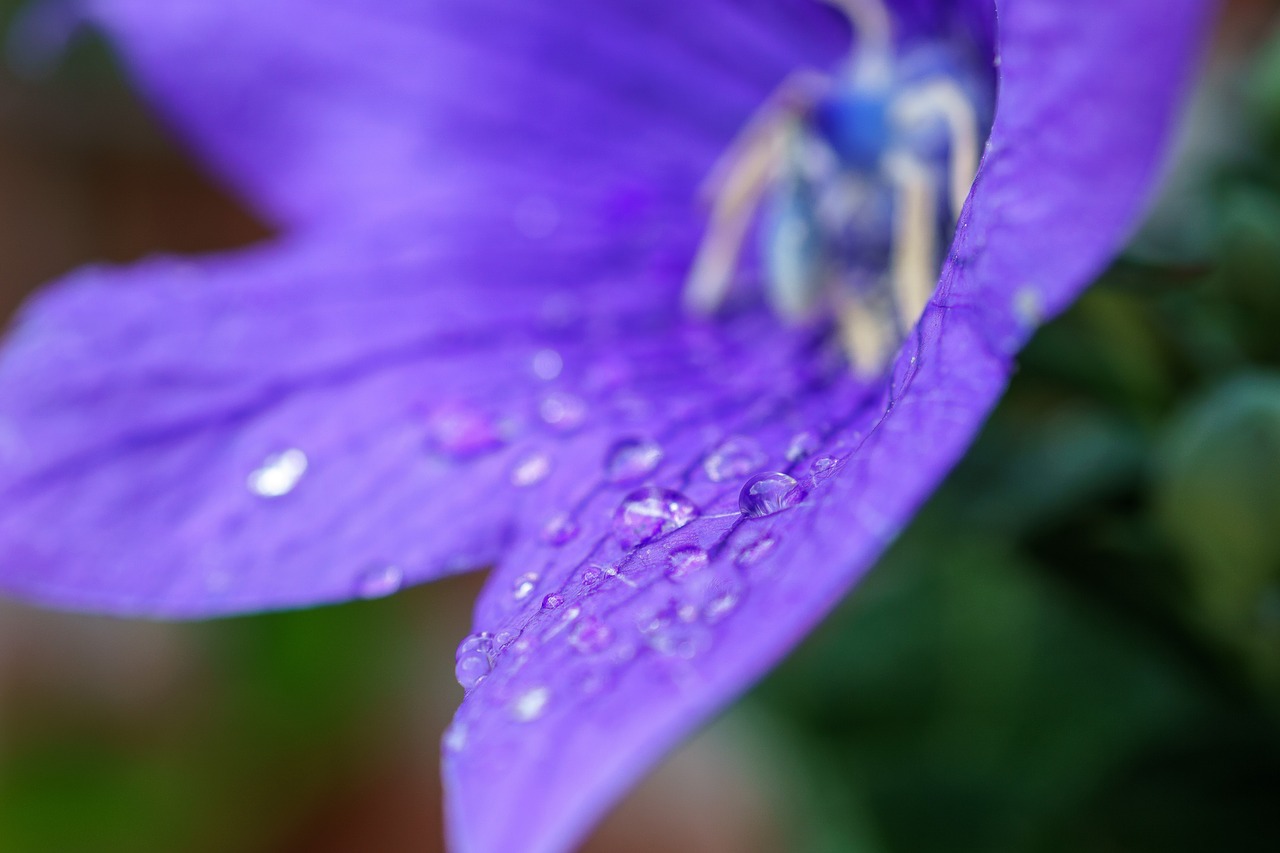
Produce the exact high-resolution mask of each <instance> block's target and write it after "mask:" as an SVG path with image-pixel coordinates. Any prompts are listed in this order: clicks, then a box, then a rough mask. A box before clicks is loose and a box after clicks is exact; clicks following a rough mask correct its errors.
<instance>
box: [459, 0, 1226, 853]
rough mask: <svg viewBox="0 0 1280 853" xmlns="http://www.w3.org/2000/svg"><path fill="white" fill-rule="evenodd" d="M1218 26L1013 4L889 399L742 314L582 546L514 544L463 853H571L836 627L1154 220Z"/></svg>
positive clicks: (1131, 9) (1188, 4)
mask: <svg viewBox="0 0 1280 853" xmlns="http://www.w3.org/2000/svg"><path fill="white" fill-rule="evenodd" d="M1204 12H1205V8H1204V4H1202V3H1200V2H1196V0H1179V2H1176V3H1171V4H1164V5H1162V6H1161V8H1160V9H1159V10H1153V9H1152V7H1151V6H1150V5H1149V4H1148V3H1146V2H1144V0H1120V2H1114V0H1113V2H1109V3H1107V4H1106V6H1105V8H1102V7H1101V4H1099V8H1098V9H1097V10H1096V13H1095V14H1087V13H1086V12H1085V11H1084V10H1082V9H1081V8H1080V5H1079V4H1061V3H1053V2H1035V1H1034V0H1010V2H1008V3H1007V4H1006V5H1002V6H1001V45H1002V60H1003V64H1002V71H1001V76H1002V79H1001V93H1000V103H999V107H998V114H997V119H996V125H995V128H994V131H993V135H992V140H991V145H990V148H989V151H988V154H987V157H986V160H985V162H984V165H983V168H982V175H981V177H980V178H979V180H978V182H977V185H976V187H975V190H974V192H973V194H972V195H971V197H970V204H969V208H968V210H967V211H966V213H965V215H964V219H963V221H962V224H961V227H960V234H959V237H958V239H957V242H956V246H955V248H954V250H953V255H952V257H951V259H950V260H949V262H948V265H947V268H946V270H945V271H944V275H943V281H942V284H941V286H940V289H939V293H938V294H937V296H936V297H935V300H934V301H933V302H932V303H931V304H930V306H929V308H928V309H927V311H926V314H925V316H924V318H923V319H922V321H921V323H920V326H919V328H918V331H917V333H916V336H915V338H914V340H913V341H912V343H911V345H910V346H908V347H906V348H904V352H903V353H902V354H901V355H900V357H899V359H898V362H897V364H896V365H895V368H894V371H893V373H892V375H891V376H890V377H889V378H888V379H887V380H886V381H885V383H884V385H883V386H882V387H880V388H879V389H878V390H877V389H865V388H859V387H857V386H856V385H855V384H854V383H853V382H852V380H850V379H839V378H837V379H832V378H831V377H830V376H829V375H827V374H825V373H824V372H823V371H821V370H814V369H812V368H813V367H814V361H813V356H812V355H810V356H808V357H806V356H805V355H803V354H802V352H801V351H799V350H796V349H794V347H789V346H788V344H787V341H786V340H785V339H783V338H780V337H779V336H777V335H761V336H757V337H754V338H750V337H741V338H739V337H738V336H737V335H736V334H735V333H734V329H736V328H737V327H738V325H737V324H739V323H745V322H747V321H746V320H744V319H742V318H739V319H737V320H734V321H732V322H729V323H727V324H726V328H725V329H724V330H723V332H722V339H724V340H727V341H730V342H735V341H736V342H737V343H736V344H735V343H729V344H726V346H728V347H729V348H730V350H729V351H728V352H726V353H722V354H721V356H719V359H720V360H719V361H718V367H717V369H718V370H719V371H721V372H724V371H734V372H737V373H738V374H739V375H740V376H741V377H742V378H741V385H742V390H743V391H744V392H746V393H742V394H740V396H738V397H735V398H733V399H721V400H719V401H716V402H713V403H708V404H707V406H708V408H707V409H706V410H704V411H702V412H700V413H698V412H694V413H691V414H690V415H689V416H688V417H687V419H686V421H685V422H684V423H683V424H682V428H681V429H680V430H678V431H671V432H669V433H664V434H661V435H654V436H650V437H651V438H653V439H654V440H656V441H658V443H659V444H660V446H661V448H662V451H663V453H662V456H661V458H660V460H659V461H658V464H657V465H656V467H655V468H654V469H653V470H652V471H651V472H649V473H648V474H647V475H645V476H643V477H639V478H637V479H636V481H635V482H631V483H625V484H624V483H617V484H609V483H608V482H607V479H608V478H607V477H606V478H605V479H606V483H605V484H604V485H601V484H600V483H599V482H598V481H593V482H591V483H590V484H588V483H583V484H579V487H578V488H577V489H576V490H575V491H571V492H568V493H565V494H563V495H561V496H558V497H559V503H558V504H552V505H551V506H549V507H548V509H547V511H548V512H555V511H557V509H563V510H564V511H565V513H566V516H565V523H566V524H569V525H571V526H572V527H573V528H574V529H576V531H577V535H576V537H575V538H574V539H572V540H571V541H569V542H566V543H562V544H558V545H557V544H556V543H536V542H534V541H532V540H531V539H530V538H529V537H527V536H517V539H516V541H518V542H521V543H525V545H524V547H522V548H520V549H519V550H517V551H515V552H514V553H512V554H510V555H508V557H507V559H506V560H504V562H503V564H502V565H501V566H500V567H499V569H498V570H497V571H496V572H495V573H494V575H493V576H492V577H491V579H490V582H489V585H488V588H487V589H486V592H485V594H484V596H483V597H482V600H481V602H480V604H479V606H478V609H477V615H476V626H477V630H478V631H481V632H483V633H481V634H477V635H473V637H471V638H469V639H468V641H466V642H465V643H464V645H463V646H461V647H460V649H459V673H460V676H461V680H463V681H464V683H468V684H470V683H472V682H475V680H476V678H477V676H478V675H481V674H483V675H484V676H485V677H484V678H483V679H482V680H479V681H478V682H476V683H475V684H474V686H473V687H472V689H471V690H470V691H469V692H468V695H467V697H466V699H465V700H464V702H463V704H462V707H461V708H460V710H459V712H458V715H457V717H456V718H455V721H454V724H453V726H452V727H451V729H450V731H449V732H448V733H447V734H446V736H445V777H446V781H447V784H448V790H449V815H450V822H451V833H452V839H453V842H454V849H456V850H457V851H459V853H492V852H493V851H504V850H522V851H527V853H555V851H561V850H565V849H567V848H569V847H570V846H571V845H572V844H573V843H574V842H575V841H576V840H577V839H578V838H580V836H581V835H582V834H583V833H584V832H585V831H586V829H587V828H588V827H589V826H590V824H591V823H592V822H593V821H594V820H595V819H596V818H597V817H598V816H599V815H600V813H601V812H602V811H603V810H604V809H605V808H606V807H607V806H608V805H609V804H610V803H611V802H612V801H613V800H614V799H615V798H616V797H617V796H618V795H619V793H620V792H621V791H622V790H624V789H625V788H626V787H627V786H628V785H630V784H631V782H632V781H633V780H634V779H635V778H636V777H637V776H638V775H639V774H640V773H641V772H643V771H644V770H645V769H646V768H647V767H648V766H649V765H650V764H651V763H652V762H653V761H654V760H655V759H656V758H657V757H658V756H659V755H660V754H661V753H662V752H664V751H665V750H667V749H668V748H670V747H671V746H672V745H673V744H674V743H675V742H676V741H677V740H679V739H680V738H681V737H683V736H684V735H686V734H687V733H688V732H689V731H690V730H691V729H692V728H693V727H695V726H697V725H698V724H699V723H701V722H702V721H704V720H705V719H706V718H707V717H708V716H709V715H710V714H712V713H714V712H715V711H716V710H717V709H718V708H720V707H722V706H723V705H724V703H726V702H728V701H729V700H730V699H731V698H732V697H733V696H735V695H736V694H738V693H739V692H741V691H742V690H743V689H744V688H745V687H746V686H747V685H749V684H750V683H752V682H753V681H754V680H755V679H757V678H759V677H760V676H761V675H762V674H763V673H764V672H765V671H766V670H767V669H768V668H770V667H771V666H773V665H774V664H775V663H776V662H777V661H778V660H779V659H780V658H781V657H782V656H783V655H784V654H786V653H787V652H788V651H789V650H790V649H791V648H792V647H793V646H794V645H795V644H796V643H797V642H798V641H799V640H800V638H802V637H803V636H804V635H805V634H806V633H807V632H808V631H809V630H810V629H811V628H812V627H813V626H814V625H815V624H816V623H817V622H818V621H819V620H820V619H821V618H822V617H823V616H825V615H826V613H827V612H829V611H830V610H831V608H832V607H833V606H834V605H835V604H836V602H837V601H838V600H839V598H840V597H841V595H842V594H843V593H844V592H845V591H847V590H848V589H849V587H850V586H851V585H852V584H853V583H854V582H855V581H856V580H857V579H858V578H859V577H860V576H861V575H862V573H863V572H864V571H865V570H866V569H867V567H868V566H869V565H870V564H871V562H872V561H873V560H874V559H875V557H876V556H877V555H878V554H879V553H880V552H881V550H882V549H883V548H884V547H885V545H886V544H887V543H888V542H889V541H890V540H891V539H892V538H893V537H894V535H895V534H896V533H897V532H898V530H899V529H900V528H901V527H902V525H903V524H905V522H906V520H907V519H908V518H909V517H910V516H911V514H912V513H913V512H914V510H915V509H916V507H917V506H918V505H919V504H920V502H921V501H923V500H924V498H925V497H926V496H927V495H928V493H929V492H930V491H931V490H932V489H933V488H934V486H935V485H936V484H937V483H938V481H939V480H940V479H941V478H942V477H943V476H944V475H945V473H946V472H947V470H948V469H949V468H950V466H951V465H952V464H953V462H954V461H955V460H956V458H957V457H958V456H959V455H960V454H961V453H962V452H963V450H964V448H965V447H966V446H967V445H968V443H969V441H970V440H971V438H972V436H973V435H974V433H975V432H976V431H977V429H978V428H979V426H980V425H981V423H982V422H983V420H984V419H985V417H986V415H987V413H988V412H989V411H990V409H991V407H992V406H993V405H994V403H995V401H996V399H997V398H998V397H999V395H1000V393H1001V392H1002V391H1003V389H1004V387H1005V384H1006V382H1007V379H1008V376H1009V373H1010V371H1011V369H1012V360H1013V355H1014V353H1015V352H1016V350H1017V348H1018V346H1020V344H1021V343H1022V341H1023V340H1024V339H1025V337H1026V336H1027V335H1028V334H1029V333H1030V330H1031V328H1032V327H1033V326H1034V325H1035V323H1036V322H1037V321H1038V319H1040V318H1042V317H1043V316H1046V315H1047V314H1049V313H1051V312H1054V311H1057V310H1060V309H1061V308H1062V307H1063V306H1064V305H1065V304H1066V302H1067V301H1068V300H1069V299H1070V298H1071V296H1073V295H1074V294H1076V293H1078V292H1079V290H1080V289H1081V288H1082V287H1083V286H1085V284H1087V282H1088V281H1089V279H1090V277H1091V276H1093V275H1095V274H1096V273H1097V271H1098V269H1099V267H1100V266H1101V265H1103V264H1104V263H1105V262H1106V261H1107V260H1108V258H1109V257H1110V255H1111V253H1112V252H1113V251H1114V250H1115V248H1116V247H1117V246H1118V245H1119V244H1120V242H1121V241H1122V240H1123V239H1124V237H1125V236H1126V234H1127V232H1128V230H1129V229H1130V227H1131V226H1132V225H1133V224H1134V221H1135V219H1136V217H1137V215H1138V213H1139V212H1140V209H1141V206H1142V204H1143V202H1144V201H1145V199H1146V197H1147V195H1148V193H1149V191H1150V190H1151V189H1152V187H1151V181H1152V178H1153V176H1154V170H1155V168H1156V164H1157V163H1158V162H1159V161H1160V159H1161V155H1162V153H1163V150H1164V147H1165V145H1164V144H1165V141H1166V139H1167V137H1168V134H1169V130H1170V125H1171V123H1172V120H1173V118H1174V114H1175V110H1176V107H1177V103H1178V100H1179V95H1180V94H1181V92H1182V90H1183V86H1184V84H1185V82H1186V79H1187V75H1188V72H1189V70H1190V68H1191V66H1192V65H1193V59H1194V56H1195V52H1196V48H1197V40H1198V39H1197V36H1198V35H1199V34H1200V32H1201V26H1202V24H1203V22H1204V21H1203V19H1204ZM761 349H770V350H776V351H784V352H787V355H786V359H787V361H788V362H789V363H790V364H791V365H792V371H793V372H796V373H799V374H804V375H808V376H811V377H812V376H818V377H826V378H825V379H820V380H819V381H816V382H813V383H808V382H790V381H785V380H783V379H781V378H780V377H781V376H786V375H788V374H787V371H779V370H777V369H773V370H762V369H760V368H761V366H760V365H759V364H758V362H757V361H756V360H755V359H756V358H758V357H759V353H760V350H761ZM671 363H672V364H673V365H675V366H676V368H677V369H678V370H679V371H680V372H682V373H683V374H684V376H685V379H684V380H682V382H683V383H684V385H683V387H690V386H691V385H692V386H695V387H696V386H697V385H698V384H699V383H700V382H705V381H708V379H707V376H706V374H705V373H700V372H698V370H697V369H696V365H692V364H689V363H687V362H685V361H684V360H683V357H682V356H681V355H680V354H678V353H677V354H675V355H673V356H672V362H671ZM800 365H805V366H807V367H809V368H810V370H808V371H803V370H799V369H798V368H799V366H800ZM752 387H754V391H752V390H751V389H752ZM704 398H705V399H711V391H710V388H706V389H704ZM715 427H720V428H727V429H729V430H732V431H733V432H735V433H736V434H737V439H736V442H735V443H733V444H732V446H733V447H734V448H736V449H735V450H734V451H733V453H734V455H735V456H736V457H741V456H742V455H743V451H742V448H743V447H748V448H750V449H749V450H748V451H747V452H746V455H747V456H748V457H749V458H750V459H751V461H750V463H749V464H746V463H744V464H743V465H740V466H736V467H734V471H735V474H734V476H733V477H731V478H724V479H722V480H719V481H717V480H716V478H714V477H712V476H710V474H711V471H713V470H717V471H718V470H723V469H722V466H721V464H720V462H718V461H715V457H716V455H717V451H716V450H715V449H714V448H715V446H716V442H717V441H719V440H720V438H722V437H723V436H716V435H715V434H714V433H715V431H716V430H715V429H714V428H715ZM802 427H803V428H807V429H808V430H809V431H810V432H809V435H808V436H807V437H805V438H803V439H798V438H797V437H796V434H795V430H797V429H800V428H802ZM702 428H706V429H708V430H711V432H712V435H711V436H708V435H706V434H704V433H703V432H702V431H701V429H702ZM709 448H713V449H712V450H711V453H710V455H708V452H707V451H708V449H709ZM793 448H798V449H796V450H793ZM653 456H654V454H652V453H650V454H649V457H648V458H653ZM770 470H773V471H776V472H779V473H786V474H789V475H790V476H792V477H793V478H794V479H795V480H796V481H797V487H798V488H799V489H800V491H793V492H787V491H785V490H775V491H774V492H773V493H772V495H773V497H772V501H773V503H769V502H768V501H765V503H761V502H760V499H759V495H757V496H756V497H748V499H747V501H746V503H740V502H739V500H740V495H739V489H740V488H746V487H747V486H748V485H750V484H751V483H752V482H753V479H750V480H749V479H745V478H746V477H747V475H749V474H752V473H753V472H757V471H770ZM772 479H773V482H775V483H776V482H784V483H785V481H779V480H778V478H776V477H774V478H772ZM643 484H648V485H643ZM637 487H639V488H641V489H642V490H641V491H637V492H631V490H633V489H636V488H637ZM646 489H647V490H646ZM802 492H803V495H802ZM765 494H766V496H767V494H768V492H767V490H765ZM693 507H696V509H693ZM742 507H747V508H749V509H753V510H754V511H753V512H748V513H743V512H741V511H740V510H741V509H742ZM769 509H773V510H777V511H776V512H771V513H765V514H761V512H762V510H769ZM646 536H650V537H652V538H651V539H650V540H649V541H648V542H647V543H646V542H644V541H643V540H644V539H645V537H646ZM636 541H640V542H641V544H640V545H639V547H632V546H634V543H635V542H636Z"/></svg>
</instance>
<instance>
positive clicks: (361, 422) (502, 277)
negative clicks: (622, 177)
mask: <svg viewBox="0 0 1280 853" xmlns="http://www.w3.org/2000/svg"><path fill="white" fill-rule="evenodd" d="M501 226H502V227H490V226H481V225H479V224H475V223H473V224H471V225H469V226H468V227H467V228H463V229H461V231H458V230H457V223H456V222H451V223H449V228H447V229H444V228H442V229H440V230H439V233H438V234H433V229H432V228H431V227H430V226H429V224H428V223H427V222H425V221H424V220H422V219H417V220H415V221H414V223H413V224H412V225H404V226H403V229H402V230H401V231H399V232H398V235H397V234H388V233H381V234H380V235H378V236H377V237H376V238H370V239H369V240H364V241H359V240H355V239H354V238H353V239H352V240H351V242H350V244H346V245H344V247H343V248H334V247H330V246H327V245H317V244H308V245H306V246H302V245H297V244H283V245H280V246H275V247H272V248H268V249H261V250H257V251H254V252H251V253H247V254H241V255H233V256H229V257H223V258H211V259H207V260H203V261H198V262H197V261H177V260H164V259H160V260H155V261H151V262H148V263H146V264H143V265H141V266H138V267H133V268H126V269H120V270H111V269H90V270H85V271H82V272H80V273H78V274H76V275H75V276H73V277H72V279H71V280H69V281H67V282H64V283H62V284H61V285H58V286H56V287H54V288H51V289H50V290H49V291H47V292H46V293H45V294H43V295H42V296H41V298H39V299H38V300H36V302H35V303H33V304H32V305H31V306H30V307H29V308H28V310H27V311H26V312H25V313H24V314H23V315H21V316H20V318H19V322H18V325H17V326H16V328H15V329H14V330H13V333H12V336H11V338H10V340H9V341H8V345H7V347H6V349H5V351H4V352H3V354H2V355H0V400H3V406H0V507H3V511H0V558H2V563H3V565H2V566H0V589H3V590H5V591H6V592H9V593H12V594H15V595H19V596H22V597H25V598H31V599H35V600H39V601H43V602H47V603H49V604H53V605H56V606H61V607H71V608H77V609H92V610H97V611H107V612H113V613H141V614H148V615H162V616H201V615H210V614H217V613H226V612H238V611H245V610H261V609H266V608H273V607H285V606H297V605H302V604H308V603H315V602H324V601H334V600H343V599H348V598H352V597H356V596H360V595H374V594H383V593H386V592H390V591H393V590H394V588H395V587H397V586H399V585H400V583H402V582H405V583H407V582H416V581H421V580H426V579H429V578H432V577H435V576H438V575H440V574H441V573H444V572H450V571H460V570H463V569H470V568H475V567H478V566H482V565H485V564H487V563H490V562H492V560H494V559H495V558H496V557H497V556H498V554H499V553H500V552H501V550H502V549H503V547H504V546H505V545H506V543H507V542H508V540H509V538H510V530H511V523H512V522H511V520H512V518H514V517H516V516H519V515H521V514H524V513H527V512H529V511H530V509H529V508H530V507H531V506H534V505H536V498H535V497H534V494H535V491H536V490H530V489H522V488H520V486H521V485H524V483H522V482H520V480H521V478H523V479H531V478H532V479H533V480H538V479H542V476H541V475H539V474H538V473H537V472H536V471H535V472H534V473H533V474H530V473H529V472H528V471H526V472H525V473H524V474H516V473H515V471H516V467H517V466H518V465H519V464H520V463H521V461H522V460H523V459H524V457H525V456H527V455H528V454H529V453H530V452H531V448H532V447H533V446H534V445H537V446H539V447H540V446H542V444H546V445H548V446H549V447H552V446H554V447H555V448H559V447H560V446H561V445H564V446H565V447H566V448H567V447H571V446H572V445H574V444H575V443H579V442H582V441H587V440H590V439H591V437H592V436H594V435H595V434H596V433H597V432H598V431H600V430H605V431H607V430H608V429H609V428H610V421H609V416H608V415H607V412H606V411H605V410H604V409H603V408H602V407H600V406H595V407H593V408H592V409H590V410H584V408H583V403H582V399H581V396H580V394H579V393H578V392H574V394H572V395H571V394H570V393H569V391H568V388H569V385H568V384H567V383H569V382H570V380H572V382H573V383H576V384H574V385H573V387H575V388H576V387H577V385H578V384H582V388H583V390H582V392H581V393H587V390H589V383H590V381H594V380H592V379H591V377H590V376H589V375H588V374H591V370H590V369H589V368H591V366H592V365H591V364H589V363H588V360H587V358H586V356H585V353H586V352H587V351H588V350H587V348H588V347H589V346H593V345H594V346H596V347H598V348H600V349H607V343H608V340H609V337H610V336H616V335H617V334H619V330H620V329H627V328H630V327H631V326H637V327H638V328H641V329H644V330H645V331H644V335H645V337H646V339H651V338H652V337H654V336H657V335H661V334H664V333H665V329H666V328H667V327H668V325H669V324H670V322H671V321H672V316H671V315H672V313H673V312H674V310H675V309H674V308H673V307H671V306H673V305H675V304H676V301H677V300H676V299H675V298H674V295H673V293H672V287H673V286H674V285H672V284H668V285H666V286H662V285H659V284H657V282H659V281H662V282H674V281H676V280H678V279H677V277H676V276H674V275H672V274H671V273H670V268H671V263H672V262H671V260H670V259H669V258H668V257H666V256H665V255H663V254H660V253H657V252H656V250H651V249H646V248H644V246H645V239H644V238H643V237H642V236H641V232H637V233H636V235H635V237H636V240H635V241H633V242H631V243H628V242H626V241H623V240H620V239H619V240H615V241H614V242H613V243H612V244H610V245H609V246H608V247H607V248H604V249H600V248H595V249H588V248H585V247H586V246H588V245H592V246H600V245H602V244H603V243H602V241H601V240H600V239H599V238H597V237H593V236H592V234H591V231H590V229H589V228H588V227H587V226H586V225H585V224H583V225H581V226H578V227H574V228H572V229H567V230H566V232H565V233H564V235H563V237H562V238H556V237H549V238H543V239H541V240H539V241H536V243H522V242H521V241H520V240H518V239H515V238H512V237H510V236H509V235H508V234H507V233H506V232H505V231H504V230H503V228H504V227H505V228H506V230H508V231H509V230H511V228H510V225H509V224H508V223H501ZM658 242H660V243H664V244H665V243H666V242H668V241H658ZM406 246H408V247H410V248H408V249H405V248H404V247H406ZM495 246H500V247H502V248H495ZM522 246H523V247H524V248H522ZM618 255H623V256H626V257H629V258H631V259H633V260H632V263H633V266H632V267H631V271H630V272H629V273H628V272H627V271H626V270H624V269H622V268H620V267H619V266H618V265H617V264H616V263H615V257H617V256H618ZM655 270H659V271H661V272H660V273H659V274H655V272H654V271H655ZM569 273H572V275H570V274H569ZM477 280H484V281H485V282H486V285H485V290H484V292H485V295H486V298H485V299H477V298H476V297H475V295H474V293H475V289H474V287H473V284H474V282H475V281H477ZM564 281H574V282H579V283H580V284H579V285H578V286H577V287H575V288H569V287H567V286H565V285H562V284H561V282H564ZM659 321H661V322H659ZM583 325H589V326H590V328H591V329H593V330H595V331H593V332H590V333H588V332H583V331H581V329H580V328H579V327H581V326H583ZM594 369H595V370H596V371H597V372H598V371H599V370H600V369H603V368H602V367H601V365H599V364H596V365H595V367H594ZM560 372H563V374H564V377H563V379H560V380H557V378H556V376H555V375H553V374H559V373H560ZM583 383H585V384H583ZM548 400H550V402H548ZM497 407H501V410H499V409H498V408H497ZM556 452H557V453H564V454H566V458H568V457H570V456H572V452H571V451H569V450H567V449H566V450H559V449H557V450H556ZM569 476H574V475H573V473H572V471H571V470H570V468H569V467H567V466H566V467H564V468H563V469H562V470H557V471H554V472H551V473H550V474H549V475H547V479H549V480H551V481H554V480H556V479H557V478H561V477H569Z"/></svg>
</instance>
